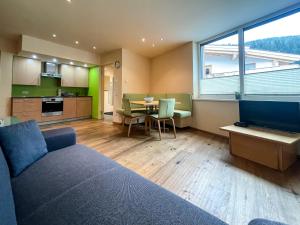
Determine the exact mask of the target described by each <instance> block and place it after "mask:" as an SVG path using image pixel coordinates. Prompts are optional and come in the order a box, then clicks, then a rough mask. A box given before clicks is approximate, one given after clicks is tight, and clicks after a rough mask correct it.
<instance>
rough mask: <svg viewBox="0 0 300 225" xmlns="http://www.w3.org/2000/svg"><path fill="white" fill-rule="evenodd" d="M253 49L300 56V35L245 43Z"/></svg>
mask: <svg viewBox="0 0 300 225" xmlns="http://www.w3.org/2000/svg"><path fill="white" fill-rule="evenodd" d="M245 45H246V46H249V47H250V48H251V49H257V50H265V51H274V52H282V53H290V54H298V55H300V35H298V36H286V37H274V38H266V39H260V40H255V41H249V42H246V43H245Z"/></svg>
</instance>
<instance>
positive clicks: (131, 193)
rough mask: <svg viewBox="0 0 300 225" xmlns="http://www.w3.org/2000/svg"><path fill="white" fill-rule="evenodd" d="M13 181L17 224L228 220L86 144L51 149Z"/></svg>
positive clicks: (159, 224)
mask: <svg viewBox="0 0 300 225" xmlns="http://www.w3.org/2000/svg"><path fill="white" fill-rule="evenodd" d="M12 187H13V193H14V196H15V203H16V214H17V221H18V225H41V224H43V225H54V224H55V225H74V224H76V225H85V224H89V225H124V224H128V225H134V224H136V225H225V223H224V222H222V221H221V220H219V219H218V218H216V217H214V216H212V215H210V214H208V213H206V212H205V211H203V210H201V209H200V208H198V207H196V206H194V205H192V204H191V203H189V202H187V201H185V200H183V199H181V198H179V197H177V196H176V195H174V194H172V193H171V192H168V191H166V190H165V189H163V188H161V187H159V186H158V185H156V184H154V183H152V182H150V181H148V180H146V179H144V178H142V177H141V176H139V175H137V174H135V173H134V172H132V171H129V170H128V169H126V168H124V167H122V166H120V165H119V164H117V163H115V162H114V161H112V160H110V159H108V158H106V157H105V156H103V155H101V154H99V153H97V152H96V151H93V150H90V149H88V148H86V147H85V146H82V145H74V146H71V147H67V148H64V149H61V150H59V151H53V152H50V153H48V154H47V155H46V156H45V157H43V158H42V159H40V160H39V161H37V162H36V163H34V164H33V165H32V166H31V167H29V168H28V169H27V170H25V171H24V172H23V173H22V174H21V175H20V176H18V177H16V178H13V179H12ZM37 193H38V194H37Z"/></svg>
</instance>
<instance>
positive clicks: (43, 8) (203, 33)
mask: <svg viewBox="0 0 300 225" xmlns="http://www.w3.org/2000/svg"><path fill="white" fill-rule="evenodd" d="M297 2H300V1H299V0H242V1H241V0H226V1H224V0H72V2H71V3H69V2H68V1H66V0H48V1H46V0H1V1H0V36H1V37H4V38H8V39H15V40H16V39H17V37H18V36H19V35H20V34H26V35H30V36H34V37H37V38H41V39H45V40H50V41H53V42H56V43H59V44H64V45H67V46H72V47H76V48H80V49H83V50H88V51H91V52H93V51H96V52H97V53H103V52H107V51H110V50H114V49H118V48H127V49H130V50H132V51H134V52H137V53H139V54H142V55H144V56H148V57H155V56H157V55H160V54H162V53H164V52H166V51H168V50H170V49H172V48H175V47H177V46H178V45H181V44H183V43H186V42H188V41H201V40H204V39H206V38H209V37H211V36H213V35H216V34H218V33H221V32H224V31H226V30H229V29H231V28H234V27H236V26H238V25H241V24H244V23H246V22H249V21H251V20H254V19H257V18H259V17H262V16H264V15H267V14H269V13H272V12H275V11H277V10H279V9H282V8H284V7H287V6H290V5H292V4H294V3H297ZM54 33H55V34H56V35H57V37H56V38H53V37H52V34H54ZM142 38H145V39H146V41H145V42H142V41H141V39H142ZM161 38H163V39H164V40H163V41H161V40H160V39H161ZM75 41H79V44H78V45H76V44H75ZM152 44H155V47H153V46H152ZM93 46H96V47H97V49H96V50H93Z"/></svg>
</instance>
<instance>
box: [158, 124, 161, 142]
mask: <svg viewBox="0 0 300 225" xmlns="http://www.w3.org/2000/svg"><path fill="white" fill-rule="evenodd" d="M157 125H158V133H159V140H160V141H161V129H160V120H157Z"/></svg>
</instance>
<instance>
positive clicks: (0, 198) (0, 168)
mask: <svg viewBox="0 0 300 225" xmlns="http://www.w3.org/2000/svg"><path fill="white" fill-rule="evenodd" d="M0 224H1V225H16V224H17V222H16V215H15V205H14V199H13V195H12V191H11V184H10V174H9V170H8V167H7V163H6V160H5V158H4V155H3V153H2V150H1V147H0Z"/></svg>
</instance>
